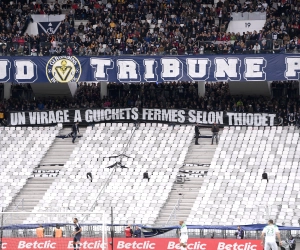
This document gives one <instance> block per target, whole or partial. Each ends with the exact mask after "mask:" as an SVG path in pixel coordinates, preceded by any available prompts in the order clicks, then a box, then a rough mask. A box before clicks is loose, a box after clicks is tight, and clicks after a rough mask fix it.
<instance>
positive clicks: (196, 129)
mask: <svg viewBox="0 0 300 250" xmlns="http://www.w3.org/2000/svg"><path fill="white" fill-rule="evenodd" d="M199 134H200V131H199V124H198V123H197V124H196V125H195V145H199V143H198V138H199Z"/></svg>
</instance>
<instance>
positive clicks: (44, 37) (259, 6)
mask: <svg viewBox="0 0 300 250" xmlns="http://www.w3.org/2000/svg"><path fill="white" fill-rule="evenodd" d="M1 9H2V10H3V11H6V12H7V13H10V12H12V13H16V15H14V17H13V18H12V17H10V18H9V19H8V18H5V17H6V16H5V15H4V16H3V18H2V21H1V32H2V35H1V37H0V40H1V42H2V46H1V47H0V49H1V51H0V53H1V54H2V55H3V56H6V55H11V56H15V55H25V56H26V55H38V56H50V55H76V56H83V55H122V54H125V55H128V54H137V55H138V54H152V55H154V54H157V55H165V54H168V55H169V54H171V55H177V54H178V55H183V54H203V53H208V54H215V53H218V54H227V53H247V54H248V53H284V52H293V53H298V52H299V49H300V39H298V35H299V18H298V16H299V2H297V1H296V0H292V1H286V2H282V3H277V2H269V1H264V2H257V3H252V2H246V3H244V4H242V3H240V2H238V1H228V0H226V1H224V3H223V2H222V1H218V2H216V3H212V2H211V1H202V2H200V1H195V2H193V1H185V2H183V3H181V1H178V0H172V1H163V2H157V3H153V2H151V1H149V2H145V1H138V2H131V1H121V2H120V1H112V2H108V1H106V0H104V1H100V2H95V1H90V2H85V3H79V2H78V1H74V2H72V1H63V2H58V1H56V2H55V3H53V2H47V3H45V2H42V1H37V2H30V3H29V4H27V3H25V4H24V5H21V4H20V3H18V4H15V3H11V4H10V3H8V1H4V2H2V3H1ZM61 13H63V14H65V15H66V19H65V20H64V21H63V22H62V24H61V25H60V28H59V29H58V32H56V34H46V33H40V34H38V35H28V34H27V33H26V31H27V27H28V26H29V25H30V24H31V21H32V18H31V15H33V14H41V15H43V14H48V15H57V14H61ZM237 13H238V14H241V16H247V14H249V13H250V14H252V13H258V14H261V13H265V16H266V22H265V25H264V26H263V27H260V29H258V30H256V31H251V32H250V31H248V32H245V33H243V34H242V33H239V32H235V31H232V32H228V31H227V26H228V24H229V22H230V21H231V19H232V18H233V16H234V14H237ZM256 42H257V43H258V44H256ZM258 45H259V46H258Z"/></svg>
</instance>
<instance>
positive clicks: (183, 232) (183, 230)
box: [180, 224, 189, 244]
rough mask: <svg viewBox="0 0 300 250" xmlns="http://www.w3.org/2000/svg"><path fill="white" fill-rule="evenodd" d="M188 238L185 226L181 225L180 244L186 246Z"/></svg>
mask: <svg viewBox="0 0 300 250" xmlns="http://www.w3.org/2000/svg"><path fill="white" fill-rule="evenodd" d="M188 238H189V236H188V230H187V226H186V225H185V224H182V226H181V229H180V243H182V244H187V241H188Z"/></svg>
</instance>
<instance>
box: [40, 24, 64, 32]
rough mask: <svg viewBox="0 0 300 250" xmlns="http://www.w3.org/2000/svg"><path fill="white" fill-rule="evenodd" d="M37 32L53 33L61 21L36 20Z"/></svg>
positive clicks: (56, 30)
mask: <svg viewBox="0 0 300 250" xmlns="http://www.w3.org/2000/svg"><path fill="white" fill-rule="evenodd" d="M37 25H38V31H39V34H42V33H44V34H47V35H54V34H56V32H58V29H59V27H60V25H61V22H38V23H37Z"/></svg>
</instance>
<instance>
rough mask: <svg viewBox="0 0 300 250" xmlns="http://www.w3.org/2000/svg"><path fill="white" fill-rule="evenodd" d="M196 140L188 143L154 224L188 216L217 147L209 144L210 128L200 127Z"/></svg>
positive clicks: (170, 222)
mask: <svg viewBox="0 0 300 250" xmlns="http://www.w3.org/2000/svg"><path fill="white" fill-rule="evenodd" d="M220 133H221V132H220ZM198 142H199V145H195V139H193V141H192V143H191V144H190V146H189V150H188V152H187V155H186V157H185V161H184V162H185V163H184V164H183V166H182V167H181V168H180V170H179V173H178V175H177V181H176V182H175V183H174V185H173V187H172V191H171V192H170V194H169V197H168V200H167V202H166V203H165V205H164V207H163V208H162V209H161V211H160V214H159V216H158V218H157V219H156V221H155V225H157V226H158V225H160V226H161V225H164V226H165V225H174V224H177V223H178V220H186V219H187V218H188V215H189V214H190V211H191V208H192V206H193V204H194V201H195V199H196V197H197V195H198V192H199V189H200V188H201V186H202V183H203V180H204V177H205V175H206V173H207V171H208V169H209V166H210V162H211V160H212V159H213V156H214V153H215V150H216V148H217V145H216V144H214V145H211V131H210V129H201V137H200V138H199V140H198ZM175 207H177V208H175Z"/></svg>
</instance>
